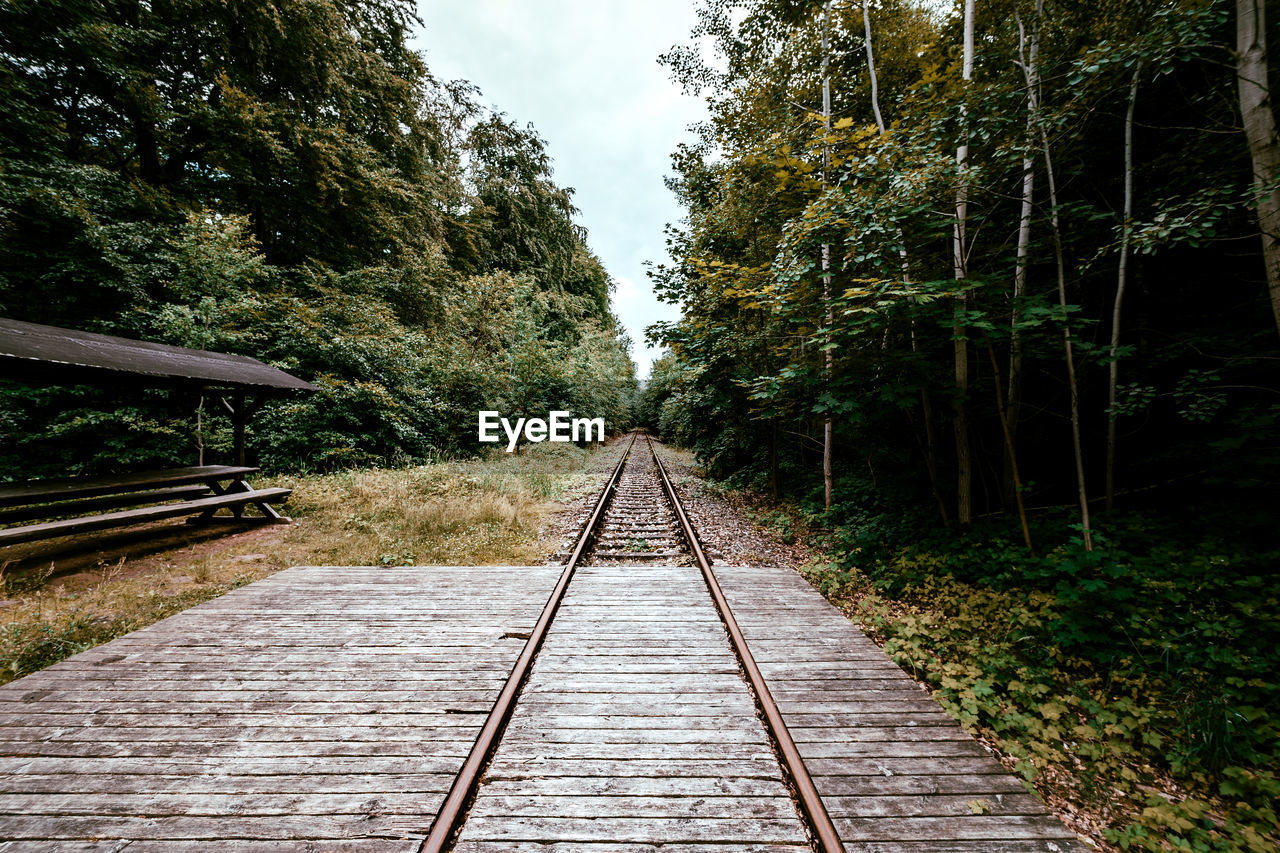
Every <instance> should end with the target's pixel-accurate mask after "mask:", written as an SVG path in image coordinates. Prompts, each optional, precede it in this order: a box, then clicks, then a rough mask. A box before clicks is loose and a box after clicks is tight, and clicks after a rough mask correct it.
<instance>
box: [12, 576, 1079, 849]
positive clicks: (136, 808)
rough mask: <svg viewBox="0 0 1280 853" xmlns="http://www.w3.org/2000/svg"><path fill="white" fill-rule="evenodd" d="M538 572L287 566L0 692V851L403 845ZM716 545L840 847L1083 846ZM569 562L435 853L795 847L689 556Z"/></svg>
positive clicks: (833, 627)
mask: <svg viewBox="0 0 1280 853" xmlns="http://www.w3.org/2000/svg"><path fill="white" fill-rule="evenodd" d="M559 571H560V570H559V569H558V568H556V567H485V568H447V567H427V568H399V569H388V568H298V569H291V570H289V571H286V572H281V573H279V574H277V575H274V576H272V577H270V578H268V579H266V580H263V581H259V582H258V583H255V584H252V585H250V586H247V587H244V588H243V589H240V590H237V591H235V592H232V593H230V594H228V595H226V596H223V597H222V598H219V599H217V600H215V601H212V602H209V603H207V604H204V605H201V606H199V607H195V608H193V609H191V610H188V611H186V612H184V613H181V614H179V615H177V616H174V617H172V618H170V619H167V620H165V621H164V622H161V623H158V624H157V625H154V626H152V627H150V628H147V629H144V630H141V631H138V632H135V633H133V634H130V635H129V636H127V637H124V638H121V639H119V640H116V641H114V642H112V643H108V644H106V645H104V646H101V647H99V648H97V649H94V650H92V651H89V652H86V653H84V654H80V655H77V656H75V657H73V658H70V659H68V660H67V661H64V662H63V663H61V664H58V665H56V666H53V667H50V668H49V669H47V670H45V671H43V672H40V673H36V674H35V675H31V676H28V677H26V678H23V679H20V680H19V681H16V682H14V683H12V684H10V685H7V686H5V687H3V688H0V851H10V850H15V851H16V850H22V851H43V850H59V851H66V850H73V851H89V850H92V851H108V850H111V851H120V850H127V851H129V853H135V852H136V851H148V853H150V852H151V851H170V850H174V851H191V850H218V851H223V850H225V851H233V853H247V851H254V853H257V851H263V853H266V851H272V853H278V852H279V851H299V853H301V851H317V853H336V851H414V850H417V849H418V845H419V843H420V841H421V840H422V838H423V837H424V836H425V834H426V832H427V830H428V828H429V827H430V825H431V822H432V819H433V818H434V816H435V812H436V809H437V808H438V806H439V803H440V802H441V800H442V799H443V796H444V792H445V791H446V790H447V789H448V786H449V784H450V783H451V781H452V779H453V775H454V773H455V772H456V770H457V769H458V767H459V766H460V765H461V763H462V760H463V758H464V757H465V755H466V753H467V750H468V748H469V747H470V744H471V743H472V741H473V739H474V735H475V733H476V731H477V729H478V727H479V725H480V724H481V722H482V720H483V718H484V715H485V713H486V712H487V711H488V710H489V708H490V705H491V704H492V701H493V698H494V696H495V695H496V694H497V692H498V690H499V689H500V687H501V684H502V682H503V680H504V678H505V676H506V674H507V672H508V670H509V668H510V666H511V664H512V663H513V661H514V660H515V658H516V656H517V655H518V654H519V651H520V649H521V648H522V646H523V644H524V636H525V635H526V632H528V631H529V629H530V628H531V626H532V624H533V623H534V621H535V620H536V618H537V616H538V613H539V612H540V610H541V608H542V606H543V603H544V602H545V600H546V597H547V595H548V593H549V592H550V590H551V588H552V586H553V585H554V583H555V580H556V577H557V576H558V574H559ZM716 571H717V575H718V576H719V578H720V581H721V584H722V585H723V586H724V589H725V592H726V594H727V595H728V596H729V598H730V601H731V603H732V604H733V606H734V610H735V614H736V616H737V618H738V621H739V623H740V624H741V625H742V627H743V630H744V632H745V633H746V634H747V637H748V640H749V642H750V643H751V646H752V649H753V652H754V654H755V656H756V658H757V660H758V661H759V663H760V665H761V668H762V669H763V670H764V672H765V674H766V676H768V678H769V680H770V685H771V691H772V693H773V695H774V697H775V699H776V700H777V701H778V704H779V706H780V707H781V709H782V711H783V712H784V714H785V716H786V718H787V722H788V726H789V727H790V729H791V731H792V734H793V736H794V738H795V740H796V741H797V742H798V744H799V746H800V748H801V751H802V752H803V754H804V756H805V758H806V762H807V764H808V766H809V769H810V772H811V773H812V774H813V776H814V777H815V781H816V783H817V785H818V787H819V790H820V792H821V793H822V795H823V797H824V800H825V802H826V804H827V807H828V810H829V811H830V812H831V814H832V816H833V817H834V818H835V820H836V824H837V826H838V828H839V830H840V832H841V834H842V837H843V838H844V839H845V841H846V850H847V851H849V853H855V851H859V852H860V853H979V851H982V853H1068V851H1073V853H1074V851H1081V850H1084V849H1086V848H1084V847H1083V845H1079V844H1077V842H1075V841H1074V840H1073V836H1072V834H1071V833H1070V832H1069V831H1067V830H1066V829H1065V828H1064V827H1063V826H1062V825H1061V824H1060V823H1058V822H1057V821H1056V820H1055V819H1053V818H1052V817H1050V816H1048V815H1046V814H1045V812H1044V810H1043V807H1042V806H1040V805H1039V803H1038V801H1036V799H1035V798H1034V797H1033V796H1031V795H1028V794H1027V793H1025V791H1024V788H1023V786H1022V784H1021V783H1020V782H1018V781H1017V780H1015V779H1014V778H1013V777H1012V776H1010V775H1008V774H1007V773H1006V772H1005V771H1004V770H1003V768H1001V766H1000V765H999V764H998V763H997V762H996V761H995V760H994V759H993V758H992V757H991V755H990V754H989V753H987V752H986V750H984V749H983V748H982V747H981V746H980V745H979V744H977V743H975V742H974V741H973V740H972V739H970V738H969V737H968V736H967V735H966V734H965V733H964V732H963V731H962V730H961V729H960V728H959V727H958V726H957V725H956V724H955V723H953V722H952V721H951V720H950V718H948V717H947V716H946V715H945V714H943V713H942V712H941V710H940V709H939V708H938V707H937V705H936V704H935V703H934V702H933V701H932V700H931V699H930V698H929V697H928V696H927V695H926V694H925V693H923V692H922V691H921V690H920V689H919V688H918V687H916V686H915V684H914V683H913V682H912V681H911V680H910V679H909V678H908V677H907V676H906V675H905V674H904V673H902V671H901V670H899V669H898V668H897V667H896V666H895V665H894V664H893V663H892V662H890V661H889V660H888V658H887V657H886V656H885V655H884V653H883V652H881V651H880V650H879V649H878V648H876V646H875V645H874V644H872V643H871V642H870V641H869V640H867V639H866V638H865V637H864V636H863V635H862V634H861V633H860V632H859V631H857V629H856V628H854V627H853V626H851V625H850V624H849V622H848V620H846V619H845V618H844V617H843V616H842V615H841V614H840V613H839V612H838V611H836V610H835V609H834V608H832V607H831V606H830V605H828V604H827V603H826V602H825V601H824V600H823V599H822V598H821V596H819V595H818V594H817V593H816V592H814V591H813V590H812V589H811V588H810V587H809V586H808V585H807V584H805V583H804V581H803V580H802V579H801V578H800V577H799V576H797V575H796V574H794V573H793V572H791V571H789V570H784V569H758V568H732V567H717V569H716ZM578 572H579V573H578V575H577V576H576V577H575V579H574V582H573V584H572V585H571V586H570V588H569V593H568V596H567V598H566V600H565V603H564V605H563V606H562V608H561V610H560V613H559V615H558V616H557V619H556V621H555V622H554V623H553V625H552V629H551V633H550V634H549V636H548V638H547V641H546V643H545V645H544V646H543V649H542V651H541V653H540V655H539V657H538V660H537V663H536V665H535V668H534V671H533V673H532V675H531V676H530V679H529V681H528V683H527V684H526V686H525V690H524V692H523V694H522V698H521V701H520V704H519V705H518V707H517V709H516V712H515V714H514V716H513V718H512V721H511V724H510V726H509V728H508V730H507V732H506V735H505V737H504V738H503V740H502V742H501V744H500V746H499V748H498V751H497V753H496V755H495V757H494V760H493V763H492V764H491V766H490V768H489V771H488V773H487V775H486V777H485V780H484V784H483V786H482V788H481V790H480V793H479V796H478V797H477V800H476V802H475V805H474V807H473V809H472V811H471V813H470V814H469V816H468V820H467V823H466V824H465V826H464V828H463V831H462V834H461V838H460V840H459V844H458V846H457V848H456V849H457V850H458V851H459V853H499V851H503V853H506V851H511V853H532V851H538V853H642V851H643V853H656V851H659V850H661V851H662V853H711V851H717V853H727V851H735V853H765V851H770V853H797V851H801V850H808V849H810V848H809V847H808V845H807V842H806V841H805V838H804V831H803V829H802V827H801V824H800V821H799V818H798V816H797V814H796V810H795V806H794V805H793V803H792V800H791V799H790V797H789V796H788V794H787V791H786V788H785V785H784V784H783V782H782V779H781V770H780V768H779V766H778V763H777V761H776V759H775V757H774V754H773V751H772V748H771V746H770V745H769V743H768V740H767V738H766V736H765V732H764V728H763V725H762V724H761V722H760V721H759V720H758V719H757V717H756V715H755V710H754V705H753V703H752V701H751V698H750V695H749V693H748V690H747V687H746V684H745V682H744V681H743V679H742V677H741V676H740V675H739V673H738V667H737V663H736V661H735V659H734V657H733V654H732V652H731V651H730V648H729V645H728V642H727V638H726V636H725V634H724V631H723V629H722V628H721V625H720V622H719V619H718V617H717V615H716V613H715V611H714V609H713V607H712V605H711V603H710V600H709V597H708V596H707V594H706V591H705V586H704V585H703V583H702V580H701V578H700V577H699V575H698V573H697V571H696V570H695V569H692V568H685V567H675V566H655V565H651V564H648V565H643V566H634V567H627V566H612V565H610V566H595V567H583V568H580V569H579V570H578ZM975 807H976V808H975ZM975 810H976V811H981V812H982V814H975V813H974V812H975Z"/></svg>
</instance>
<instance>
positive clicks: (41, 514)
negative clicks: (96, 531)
mask: <svg viewBox="0 0 1280 853" xmlns="http://www.w3.org/2000/svg"><path fill="white" fill-rule="evenodd" d="M208 494H210V492H209V487H208V486H179V487H177V488H173V489H154V490H151V491H146V492H130V493H128V494H124V495H106V496H103V497H98V498H85V499H83V500H75V501H61V502H59V503H54V504H39V505H37V506H25V507H19V508H17V509H10V510H5V511H3V512H0V524H16V523H17V522H19V521H30V520H31V519H33V518H58V517H60V516H64V515H77V514H80V513H85V512H95V511H97V510H100V509H113V508H115V507H120V506H137V505H139V504H148V503H161V502H163V501H189V500H194V499H195V498H198V497H200V496H202V495H208Z"/></svg>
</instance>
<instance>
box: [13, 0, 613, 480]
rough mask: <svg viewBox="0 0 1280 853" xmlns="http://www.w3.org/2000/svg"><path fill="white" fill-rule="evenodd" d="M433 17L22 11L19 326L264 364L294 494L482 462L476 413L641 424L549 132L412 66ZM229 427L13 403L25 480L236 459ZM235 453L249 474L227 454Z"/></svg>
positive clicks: (84, 406)
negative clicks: (299, 385) (292, 394)
mask: <svg viewBox="0 0 1280 853" xmlns="http://www.w3.org/2000/svg"><path fill="white" fill-rule="evenodd" d="M420 26H430V22H423V21H420V20H418V19H417V18H416V17H415V14H414V11H413V4H412V3H410V2H406V0H275V1H274V2H270V3H263V2H239V1H238V0H233V2H226V3H207V2H202V1H201V0H162V2H151V3H144V2H109V1H104V2H80V0H40V2H35V0H4V2H0V93H3V100H4V104H5V106H4V109H3V111H0V316H5V317H10V318H14V319H19V320H26V321H30V322H36V323H45V324H49V325H55V326H65V327H69V328H75V329H85V330H89V331H96V332H104V333H108V334H119V335H124V336H126V337H136V338H142V339H145V340H151V341H158V342H162V343H170V344H177V345H181V346H188V347H195V348H200V349H210V350H217V351H223V352H232V353H242V354H246V355H251V356H254V357H256V358H260V359H263V360H265V361H267V362H269V363H271V364H273V365H276V366H278V367H281V368H283V369H285V370H287V371H289V372H291V373H293V374H295V375H297V376H300V377H302V378H305V379H308V380H311V381H314V383H315V384H316V385H318V386H319V388H320V392H319V393H317V394H314V395H311V396H309V397H302V398H297V399H288V400H283V401H278V402H273V403H270V404H268V405H267V407H266V409H265V410H264V411H262V412H261V413H260V414H259V416H258V417H257V419H256V422H255V427H254V429H253V430H252V433H251V438H250V451H251V454H252V455H253V456H254V458H255V459H256V460H258V461H259V462H260V463H261V464H263V465H265V466H267V467H269V468H271V469H274V470H298V469H310V470H328V469H333V468H338V467H346V466H352V465H368V464H395V463H403V462H407V461H411V460H415V459H421V458H424V457H428V456H432V455H435V454H439V453H449V452H456V451H458V450H465V449H469V448H470V447H471V446H472V443H473V442H474V438H475V420H476V412H477V410H479V409H501V410H503V411H504V413H511V414H513V415H518V414H523V413H538V412H540V413H543V415H544V416H545V412H546V411H547V410H548V409H565V410H569V411H573V412H580V413H584V414H586V413H589V416H591V417H597V416H604V417H606V418H607V419H608V421H609V423H610V424H611V425H618V426H620V425H622V424H623V423H624V422H625V420H626V417H627V412H628V405H629V403H630V400H631V397H632V395H633V393H634V387H635V378H634V366H633V365H632V362H631V360H630V357H629V355H628V347H629V342H628V341H627V340H626V338H625V335H623V334H622V332H621V329H620V327H619V325H618V323H617V320H616V318H614V317H613V315H612V314H611V313H610V309H609V293H610V290H611V287H612V284H611V281H610V278H609V276H608V274H607V272H606V271H605V269H604V268H603V266H602V265H601V262H600V260H599V259H598V258H597V257H596V256H595V255H594V254H592V252H591V250H590V249H589V248H588V247H587V243H586V234H585V232H584V231H583V229H582V228H581V227H579V226H578V225H577V224H575V222H574V214H575V212H576V211H575V209H574V207H573V203H572V195H571V191H570V190H568V189H566V188H564V187H561V186H558V185H557V184H556V183H555V181H554V179H553V175H552V168H551V161H550V158H549V156H548V153H547V149H546V144H545V142H544V140H542V139H541V138H540V137H539V136H538V134H537V133H536V132H535V131H534V130H533V129H532V127H522V126H520V125H519V124H518V123H517V122H515V121H513V120H512V119H510V118H508V117H507V116H505V115H502V114H494V113H493V112H492V111H489V110H485V109H482V108H481V107H480V106H479V104H478V92H477V91H476V90H475V89H474V88H473V87H471V86H469V85H468V84H466V83H465V82H445V81H441V80H438V79H436V78H435V77H433V76H432V74H431V73H430V71H429V70H428V68H427V67H426V65H425V63H424V60H423V58H422V57H421V56H420V55H419V54H417V53H416V52H414V51H413V50H411V49H410V48H409V47H408V46H407V38H408V36H409V35H410V34H411V33H412V31H413V30H414V29H415V28H417V27H420ZM213 402H214V401H210V400H203V399H201V398H199V397H198V396H197V397H191V396H190V395H182V394H170V393H169V392H164V391H155V392H148V393H138V392H129V393H126V392H121V391H113V390H110V389H105V390H104V389H92V388H70V389H67V388H49V387H39V386H30V387H28V386H23V385H14V384H6V385H5V387H3V388H0V436H3V440H0V466H3V467H4V469H5V470H7V471H11V472H21V473H22V474H23V475H28V476H30V475H38V474H46V473H58V474H67V473H75V472H82V471H89V470H99V469H109V468H121V467H136V466H142V465H153V464H162V463H174V462H180V463H183V464H190V463H192V462H194V461H195V460H196V459H197V457H198V456H199V455H200V454H201V453H203V454H204V458H207V459H209V460H212V461H218V460H219V459H222V460H224V461H225V458H226V452H227V446H228V444H229V435H228V432H229V428H228V424H227V422H226V420H225V418H223V417H221V408H220V407H219V406H216V405H213ZM219 454H222V455H221V456H219Z"/></svg>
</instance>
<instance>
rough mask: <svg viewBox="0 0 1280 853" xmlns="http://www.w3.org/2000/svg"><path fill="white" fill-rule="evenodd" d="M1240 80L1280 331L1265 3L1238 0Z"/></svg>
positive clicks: (1275, 156) (1277, 144) (1275, 148)
mask: <svg viewBox="0 0 1280 853" xmlns="http://www.w3.org/2000/svg"><path fill="white" fill-rule="evenodd" d="M1236 80H1237V82H1238V84H1239V87H1240V116H1241V118H1242V119H1243V120H1244V134H1245V138H1246V139H1248V141H1249V156H1250V157H1251V158H1252V159H1253V182H1254V186H1256V187H1257V191H1258V227H1259V229H1260V230H1261V231H1262V261H1263V264H1264V265H1265V267H1266V271H1267V290H1268V291H1269V292H1270V295H1271V311H1272V313H1273V314H1274V315H1275V320H1276V328H1277V330H1280V184H1278V183H1277V182H1278V181H1280V136H1277V134H1276V116H1275V113H1274V112H1273V111H1272V108H1271V88H1270V84H1269V82H1268V80H1267V22H1266V0H1236Z"/></svg>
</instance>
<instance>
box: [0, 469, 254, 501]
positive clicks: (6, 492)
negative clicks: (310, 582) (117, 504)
mask: <svg viewBox="0 0 1280 853" xmlns="http://www.w3.org/2000/svg"><path fill="white" fill-rule="evenodd" d="M259 470H260V469H258V468H247V467H244V466H242V465H202V466H192V467H188V468H164V469H161V470H158V471H139V472H136V473H133V474H110V475H106V476H101V477H67V478H63V479H56V480H26V481H16V482H9V483H0V507H8V506H21V505H23V504H31V503H48V502H50V501H60V500H70V499H72V498H90V497H95V496H97V495H108V494H112V493H115V492H137V491H146V490H147V489H158V488H162V487H164V486H185V485H189V484H191V483H208V482H209V481H211V480H231V479H243V478H245V477H247V476H249V475H250V474H256V473H258V471H259Z"/></svg>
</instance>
